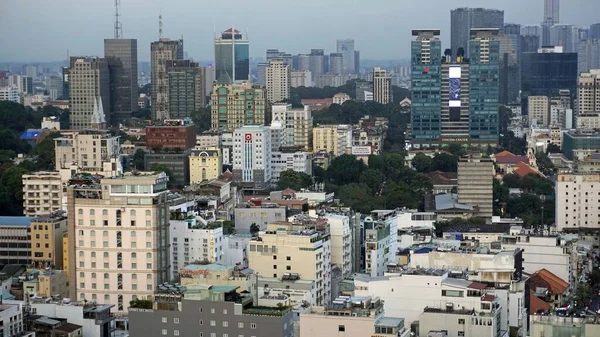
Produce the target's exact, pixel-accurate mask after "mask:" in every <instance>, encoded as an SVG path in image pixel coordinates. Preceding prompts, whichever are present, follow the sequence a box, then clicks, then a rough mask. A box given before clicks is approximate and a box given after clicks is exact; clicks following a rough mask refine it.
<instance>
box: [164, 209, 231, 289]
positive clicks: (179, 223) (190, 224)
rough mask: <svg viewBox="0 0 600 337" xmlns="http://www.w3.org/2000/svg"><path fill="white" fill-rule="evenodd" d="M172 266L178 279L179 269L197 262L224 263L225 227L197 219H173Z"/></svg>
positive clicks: (170, 224) (171, 231)
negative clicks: (205, 223) (204, 222)
mask: <svg viewBox="0 0 600 337" xmlns="http://www.w3.org/2000/svg"><path fill="white" fill-rule="evenodd" d="M169 238H170V239H171V244H170V247H171V268H173V269H172V270H173V277H172V279H176V278H177V276H178V273H179V269H181V268H182V267H183V266H186V265H188V264H191V263H195V262H210V263H223V255H224V251H223V227H221V226H218V225H216V224H215V225H212V224H208V225H204V224H203V223H201V222H198V221H195V220H171V221H170V222H169Z"/></svg>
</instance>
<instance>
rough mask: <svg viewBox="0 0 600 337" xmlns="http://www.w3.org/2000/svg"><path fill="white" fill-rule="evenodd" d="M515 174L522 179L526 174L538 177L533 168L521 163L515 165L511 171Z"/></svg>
mask: <svg viewBox="0 0 600 337" xmlns="http://www.w3.org/2000/svg"><path fill="white" fill-rule="evenodd" d="M513 172H514V173H515V174H518V175H520V176H521V177H524V176H526V175H528V174H536V175H539V172H538V171H536V170H535V169H534V168H533V167H531V166H529V165H527V164H525V163H523V162H519V163H517V164H516V165H515V169H514V171H513Z"/></svg>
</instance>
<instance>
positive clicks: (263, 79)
mask: <svg viewBox="0 0 600 337" xmlns="http://www.w3.org/2000/svg"><path fill="white" fill-rule="evenodd" d="M267 67H269V63H268V62H260V63H258V64H257V65H256V83H257V84H259V85H260V86H261V87H265V86H266V85H267Z"/></svg>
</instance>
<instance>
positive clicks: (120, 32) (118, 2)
mask: <svg viewBox="0 0 600 337" xmlns="http://www.w3.org/2000/svg"><path fill="white" fill-rule="evenodd" d="M120 6H121V0H115V40H118V39H120V38H122V37H123V27H122V26H121V22H120V21H119V16H120V14H119V7H120Z"/></svg>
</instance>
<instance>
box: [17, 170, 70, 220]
mask: <svg viewBox="0 0 600 337" xmlns="http://www.w3.org/2000/svg"><path fill="white" fill-rule="evenodd" d="M22 181H23V215H25V216H30V217H33V216H36V215H43V214H51V213H54V212H56V211H58V210H66V209H67V195H66V193H65V190H66V187H65V186H64V184H63V181H64V177H62V176H61V173H60V172H42V171H40V172H33V173H31V174H24V175H23V177H22Z"/></svg>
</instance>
